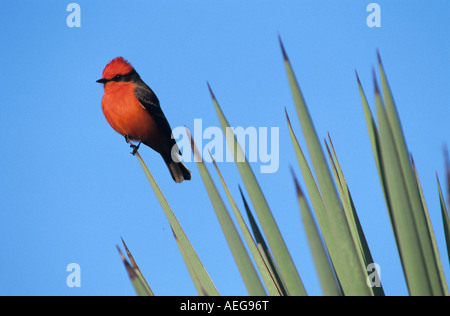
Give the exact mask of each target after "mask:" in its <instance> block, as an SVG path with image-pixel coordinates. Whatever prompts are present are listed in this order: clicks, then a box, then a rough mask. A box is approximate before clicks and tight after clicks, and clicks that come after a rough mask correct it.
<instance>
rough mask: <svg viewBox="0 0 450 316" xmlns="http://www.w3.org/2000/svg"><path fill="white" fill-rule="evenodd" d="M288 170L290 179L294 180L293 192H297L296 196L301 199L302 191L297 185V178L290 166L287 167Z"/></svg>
mask: <svg viewBox="0 0 450 316" xmlns="http://www.w3.org/2000/svg"><path fill="white" fill-rule="evenodd" d="M289 169H290V170H291V174H292V178H293V179H294V185H295V191H296V192H297V196H302V197H303V196H304V195H303V191H302V189H301V187H300V184H299V183H298V180H297V177H296V176H295V172H294V169H293V168H292V166H289Z"/></svg>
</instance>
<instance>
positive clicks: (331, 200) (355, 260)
mask: <svg viewBox="0 0 450 316" xmlns="http://www.w3.org/2000/svg"><path fill="white" fill-rule="evenodd" d="M280 46H281V50H282V53H283V59H284V65H285V67H286V72H287V77H288V80H289V86H290V88H291V92H292V96H293V99H294V103H295V107H296V110H297V115H298V118H299V120H300V125H301V127H302V130H303V136H304V138H305V141H306V145H307V147H308V152H309V156H310V158H311V162H312V165H313V169H314V173H315V176H316V179H317V183H318V185H319V188H320V192H321V194H322V198H323V201H324V203H325V207H326V210H327V212H328V215H329V217H330V220H329V221H328V223H329V224H330V225H332V227H330V228H331V230H334V231H335V234H336V236H338V237H339V241H338V242H336V243H335V246H336V248H337V250H336V251H337V252H339V253H340V254H341V256H342V257H343V258H345V262H344V261H342V260H340V261H339V262H335V261H333V264H334V265H335V269H336V273H337V275H338V279H339V281H340V282H341V286H342V289H343V291H344V294H345V295H372V294H373V293H372V291H371V290H370V289H368V287H367V285H366V277H365V276H366V269H365V267H364V266H363V262H362V261H361V260H360V256H359V255H358V253H357V251H358V250H357V249H356V248H355V246H354V243H353V240H352V236H351V233H350V230H349V227H348V224H347V221H346V219H345V215H344V212H343V210H342V206H341V204H340V201H339V197H338V194H337V192H336V188H335V185H334V182H333V179H332V176H331V174H330V170H329V168H328V165H327V162H326V159H325V155H324V153H323V151H322V147H321V146H320V142H319V139H318V137H317V134H316V131H315V128H314V125H313V122H312V120H311V117H310V114H309V111H308V109H307V107H306V104H305V101H304V98H303V95H302V93H301V91H300V87H299V85H298V83H297V79H296V77H295V75H294V72H293V70H292V67H291V64H290V62H289V59H288V57H287V54H286V51H285V49H284V47H283V44H282V42H281V38H280ZM338 266H339V267H338Z"/></svg>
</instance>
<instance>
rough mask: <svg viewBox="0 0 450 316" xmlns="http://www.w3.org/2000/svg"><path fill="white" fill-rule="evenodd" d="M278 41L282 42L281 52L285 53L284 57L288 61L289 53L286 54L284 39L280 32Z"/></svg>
mask: <svg viewBox="0 0 450 316" xmlns="http://www.w3.org/2000/svg"><path fill="white" fill-rule="evenodd" d="M278 41H279V42H280V47H281V52H282V53H283V59H284V60H285V61H287V60H288V57H287V54H286V50H285V49H284V45H283V41H282V40H281V35H280V33H278Z"/></svg>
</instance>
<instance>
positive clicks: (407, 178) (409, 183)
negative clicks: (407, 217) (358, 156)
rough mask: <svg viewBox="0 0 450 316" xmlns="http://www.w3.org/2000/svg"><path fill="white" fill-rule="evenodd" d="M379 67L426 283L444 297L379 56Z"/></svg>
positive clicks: (422, 209)
mask: <svg viewBox="0 0 450 316" xmlns="http://www.w3.org/2000/svg"><path fill="white" fill-rule="evenodd" d="M378 65H379V70H380V77H381V86H382V89H383V98H384V104H385V112H386V117H387V121H388V122H389V127H390V129H391V133H392V138H393V143H394V149H395V150H396V151H397V157H398V160H399V165H400V168H401V171H402V172H401V175H402V177H403V181H404V184H405V186H406V192H407V197H408V200H409V205H410V207H411V211H412V213H413V216H414V222H415V224H416V230H417V233H418V238H419V241H420V244H419V245H420V250H421V251H422V252H423V258H424V260H425V265H426V273H427V276H428V279H429V283H430V286H431V290H432V293H433V294H434V295H443V294H444V288H443V285H442V283H441V278H440V276H439V269H438V264H437V261H438V260H439V258H437V257H436V255H435V252H434V251H433V245H432V240H431V239H432V236H431V233H430V231H429V226H428V225H427V221H426V215H425V211H424V208H423V204H422V201H421V199H420V193H419V189H418V186H417V182H416V179H415V177H414V174H413V171H412V168H411V161H410V159H409V151H408V148H407V146H406V141H405V138H404V134H403V130H402V126H401V123H400V119H399V116H398V112H397V108H396V106H395V102H394V98H393V96H392V93H391V89H390V87H389V84H388V81H387V78H386V74H385V71H384V68H383V64H382V62H381V58H380V54H378Z"/></svg>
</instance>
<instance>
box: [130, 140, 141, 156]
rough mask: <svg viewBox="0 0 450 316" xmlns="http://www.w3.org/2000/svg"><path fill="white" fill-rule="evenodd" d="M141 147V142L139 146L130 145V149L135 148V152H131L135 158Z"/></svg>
mask: <svg viewBox="0 0 450 316" xmlns="http://www.w3.org/2000/svg"><path fill="white" fill-rule="evenodd" d="M139 146H141V142H139V144H138V145H137V146H136V145H130V147H131V148H133V151H132V152H131V154H132V155H133V156H134V155H136V153H137V151H138V149H139Z"/></svg>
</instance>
